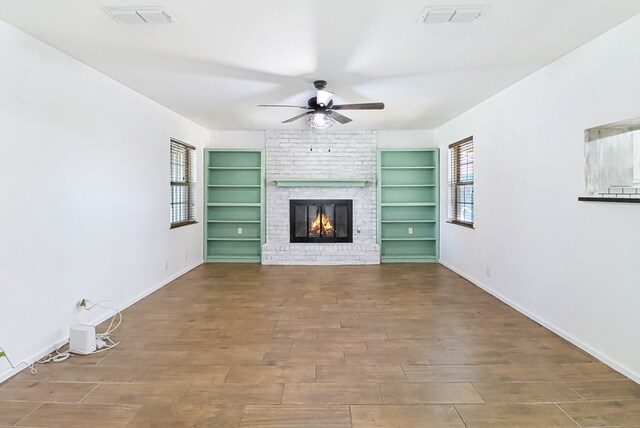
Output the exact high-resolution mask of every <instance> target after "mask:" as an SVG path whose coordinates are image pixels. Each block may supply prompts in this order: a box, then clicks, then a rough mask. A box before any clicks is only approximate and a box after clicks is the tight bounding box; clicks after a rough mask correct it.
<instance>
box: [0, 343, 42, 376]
mask: <svg viewBox="0 0 640 428" xmlns="http://www.w3.org/2000/svg"><path fill="white" fill-rule="evenodd" d="M0 357H5V358H6V359H7V361H8V362H9V365H10V366H11V368H12V369H14V370H15V369H17V368H18V367H20V366H22V365H24V366H25V367H28V368H29V369H30V370H31V374H33V375H35V374H38V370H37V369H36V368H35V367H34V363H32V364H27V363H26V362H24V361H21V362H19V363H18V364H17V365H14V364H13V362H12V361H11V358H9V355H8V354H7V351H5V350H4V348H3V347H1V346H0Z"/></svg>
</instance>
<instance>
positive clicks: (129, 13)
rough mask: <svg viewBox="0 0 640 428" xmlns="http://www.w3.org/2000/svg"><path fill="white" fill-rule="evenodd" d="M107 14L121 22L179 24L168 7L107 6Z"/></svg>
mask: <svg viewBox="0 0 640 428" xmlns="http://www.w3.org/2000/svg"><path fill="white" fill-rule="evenodd" d="M103 10H104V11H105V12H106V13H107V15H109V16H110V17H112V18H113V20H114V21H116V22H118V23H120V24H126V25H136V24H151V25H155V24H177V23H178V21H176V18H174V16H173V15H172V14H171V12H169V10H168V9H167V8H166V7H161V6H158V7H149V6H140V7H105V8H104V9H103Z"/></svg>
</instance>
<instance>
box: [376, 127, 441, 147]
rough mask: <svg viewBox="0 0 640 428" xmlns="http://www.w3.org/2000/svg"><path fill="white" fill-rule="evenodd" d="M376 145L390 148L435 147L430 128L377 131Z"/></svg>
mask: <svg viewBox="0 0 640 428" xmlns="http://www.w3.org/2000/svg"><path fill="white" fill-rule="evenodd" d="M378 147H379V148H381V149H392V148H400V149H403V148H431V147H436V143H435V142H434V140H433V131H432V130H431V129H423V130H399V131H393V130H390V131H383V130H380V131H378Z"/></svg>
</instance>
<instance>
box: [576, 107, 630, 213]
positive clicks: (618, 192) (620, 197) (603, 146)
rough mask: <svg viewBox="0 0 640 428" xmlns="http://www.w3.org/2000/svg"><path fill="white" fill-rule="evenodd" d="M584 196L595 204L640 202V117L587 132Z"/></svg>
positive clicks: (584, 199)
mask: <svg viewBox="0 0 640 428" xmlns="http://www.w3.org/2000/svg"><path fill="white" fill-rule="evenodd" d="M584 154H585V179H586V180H585V181H586V189H585V193H586V196H585V197H581V198H578V199H579V200H581V201H592V202H636V203H637V202H640V118H636V119H631V120H626V121H623V122H617V123H612V124H609V125H603V126H598V127H597V128H591V129H587V130H586V131H585V143H584Z"/></svg>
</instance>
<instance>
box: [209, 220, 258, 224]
mask: <svg viewBox="0 0 640 428" xmlns="http://www.w3.org/2000/svg"><path fill="white" fill-rule="evenodd" d="M207 223H252V224H260V223H261V221H260V220H207Z"/></svg>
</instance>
